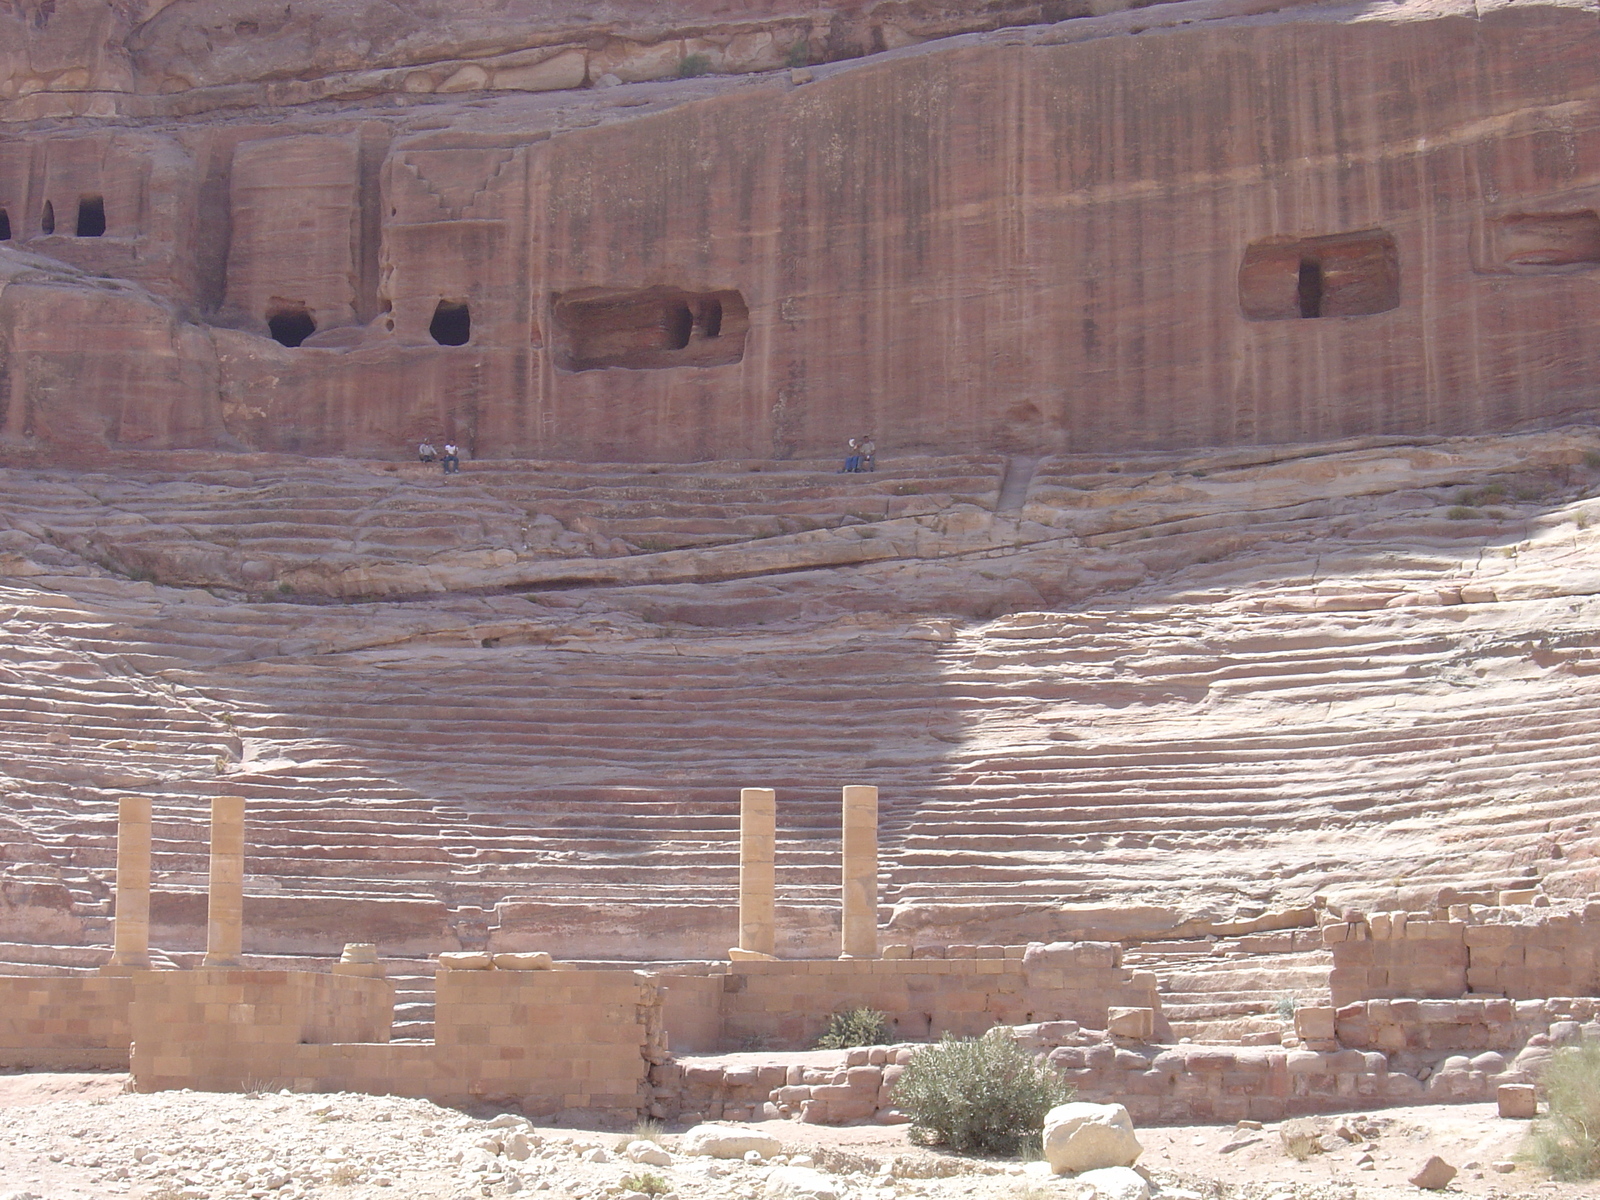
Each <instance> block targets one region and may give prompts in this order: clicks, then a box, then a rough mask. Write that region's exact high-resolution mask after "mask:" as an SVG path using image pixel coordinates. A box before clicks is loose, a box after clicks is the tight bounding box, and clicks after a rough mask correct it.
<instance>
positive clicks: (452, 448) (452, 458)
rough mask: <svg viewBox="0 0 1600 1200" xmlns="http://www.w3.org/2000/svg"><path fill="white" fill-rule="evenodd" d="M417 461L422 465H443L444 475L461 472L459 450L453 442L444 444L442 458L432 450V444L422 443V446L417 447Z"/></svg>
mask: <svg viewBox="0 0 1600 1200" xmlns="http://www.w3.org/2000/svg"><path fill="white" fill-rule="evenodd" d="M417 459H418V460H419V461H420V462H424V463H431V462H440V463H443V464H444V473H445V474H446V475H456V474H459V473H460V471H461V448H460V447H459V446H457V445H456V444H455V443H454V442H446V443H445V444H444V456H443V457H442V458H441V457H440V455H439V452H438V451H437V450H435V449H434V448H433V443H432V442H423V443H422V445H420V446H418V447H417Z"/></svg>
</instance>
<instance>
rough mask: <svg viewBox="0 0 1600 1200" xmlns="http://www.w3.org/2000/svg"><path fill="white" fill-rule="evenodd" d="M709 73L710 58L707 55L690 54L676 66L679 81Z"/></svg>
mask: <svg viewBox="0 0 1600 1200" xmlns="http://www.w3.org/2000/svg"><path fill="white" fill-rule="evenodd" d="M710 73H711V56H710V55H708V54H690V55H687V56H685V58H684V59H683V61H682V62H680V63H679V64H678V78H679V79H694V78H696V77H697V76H700V75H709V74H710Z"/></svg>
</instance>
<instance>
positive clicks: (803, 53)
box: [783, 38, 1600, 459]
mask: <svg viewBox="0 0 1600 1200" xmlns="http://www.w3.org/2000/svg"><path fill="white" fill-rule="evenodd" d="M783 65H784V66H786V67H789V68H790V69H793V68H795V67H809V66H810V65H811V43H810V42H808V41H807V40H806V39H805V38H801V39H800V40H799V41H797V42H794V43H792V44H791V45H790V47H789V53H787V54H785V55H784V56H783ZM1596 458H1597V459H1600V455H1597V456H1596Z"/></svg>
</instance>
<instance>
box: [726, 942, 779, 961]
mask: <svg viewBox="0 0 1600 1200" xmlns="http://www.w3.org/2000/svg"><path fill="white" fill-rule="evenodd" d="M728 961H729V962H777V961H778V956H777V955H776V954H763V953H762V952H761V951H759V950H745V949H742V948H741V947H739V946H729V947H728Z"/></svg>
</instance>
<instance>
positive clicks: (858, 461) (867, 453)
mask: <svg viewBox="0 0 1600 1200" xmlns="http://www.w3.org/2000/svg"><path fill="white" fill-rule="evenodd" d="M849 445H850V452H849V453H848V454H847V455H846V456H845V460H844V469H843V470H841V471H840V472H839V474H841V475H845V474H850V475H853V474H855V473H856V472H857V471H876V470H877V469H878V444H877V443H876V442H874V441H873V440H872V435H871V434H870V433H869V434H868V435H867V436H866V437H859V438H851V439H850V443H849Z"/></svg>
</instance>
